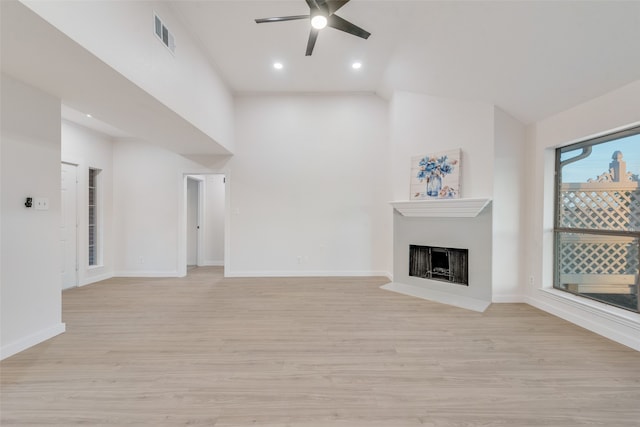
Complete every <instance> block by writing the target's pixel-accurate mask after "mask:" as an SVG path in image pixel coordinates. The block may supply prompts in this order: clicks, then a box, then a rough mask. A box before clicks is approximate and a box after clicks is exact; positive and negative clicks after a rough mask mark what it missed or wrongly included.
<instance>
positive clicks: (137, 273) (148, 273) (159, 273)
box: [112, 270, 181, 277]
mask: <svg viewBox="0 0 640 427" xmlns="http://www.w3.org/2000/svg"><path fill="white" fill-rule="evenodd" d="M112 277H181V276H180V274H179V273H178V271H177V270H174V271H149V270H148V271H139V270H132V271H126V270H125V271H116V272H115V273H113V276H112Z"/></svg>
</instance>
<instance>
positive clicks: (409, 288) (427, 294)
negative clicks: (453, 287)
mask: <svg viewBox="0 0 640 427" xmlns="http://www.w3.org/2000/svg"><path fill="white" fill-rule="evenodd" d="M381 288H382V289H386V290H388V291H393V292H397V293H399V294H403V295H409V296H412V297H416V298H422V299H426V300H429V301H435V302H439V303H442V304H448V305H453V306H455V307H460V308H465V309H467V310H473V311H479V312H481V313H482V312H483V311H485V310H486V309H487V307H489V305H491V302H489V301H483V300H479V299H476V298H469V297H464V296H460V295H453V294H448V293H445V292H440V291H434V290H431V289H425V288H420V287H418V286H413V285H407V284H404V283H398V282H391V283H387V284H386V285H384V286H381Z"/></svg>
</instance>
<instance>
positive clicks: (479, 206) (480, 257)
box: [382, 199, 493, 311]
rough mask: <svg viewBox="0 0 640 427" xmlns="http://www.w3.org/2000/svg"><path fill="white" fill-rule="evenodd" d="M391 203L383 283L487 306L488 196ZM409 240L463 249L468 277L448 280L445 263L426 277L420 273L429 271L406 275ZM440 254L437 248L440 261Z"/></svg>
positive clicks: (425, 295)
mask: <svg viewBox="0 0 640 427" xmlns="http://www.w3.org/2000/svg"><path fill="white" fill-rule="evenodd" d="M392 205H393V207H394V213H393V254H394V255H393V281H392V282H391V283H388V284H386V285H384V286H383V287H382V288H383V289H386V290H390V291H394V292H398V293H401V294H405V295H411V296H414V297H418V298H424V299H427V300H431V301H436V302H441V303H444V304H450V305H454V306H457V307H461V308H466V309H469V310H474V311H484V310H486V308H487V307H488V306H489V304H491V292H492V241H493V233H492V205H491V203H490V200H488V199H453V200H434V201H431V200H427V201H410V202H407V201H399V202H392ZM411 245H415V246H431V247H432V248H439V249H444V248H450V249H457V248H465V249H467V251H468V257H467V274H466V279H467V280H466V281H465V280H455V282H456V283H464V284H454V283H453V282H449V281H448V276H449V275H450V274H451V272H450V271H449V272H446V269H447V268H446V266H442V265H440V266H436V267H437V268H439V269H437V270H435V271H433V270H432V272H431V274H430V276H431V277H425V276H429V274H424V272H423V274H416V275H410V274H409V270H410V264H411V262H410V246H411ZM450 254H451V253H450V252H449V255H448V257H451V255H450ZM442 255H443V254H442V252H440V253H438V254H437V256H436V259H438V258H439V259H440V260H442ZM449 270H450V268H449ZM444 276H447V277H444ZM445 278H447V280H443V279H445Z"/></svg>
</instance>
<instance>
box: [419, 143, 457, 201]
mask: <svg viewBox="0 0 640 427" xmlns="http://www.w3.org/2000/svg"><path fill="white" fill-rule="evenodd" d="M460 155H461V150H460V149H456V150H449V151H442V152H439V153H433V154H427V155H424V156H415V157H412V158H411V188H410V191H411V193H410V198H409V199H410V200H428V199H458V198H460Z"/></svg>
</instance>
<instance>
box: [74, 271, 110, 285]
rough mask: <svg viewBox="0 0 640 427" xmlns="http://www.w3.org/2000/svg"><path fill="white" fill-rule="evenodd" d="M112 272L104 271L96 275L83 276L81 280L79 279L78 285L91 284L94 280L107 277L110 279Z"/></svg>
mask: <svg viewBox="0 0 640 427" xmlns="http://www.w3.org/2000/svg"><path fill="white" fill-rule="evenodd" d="M113 277H114V276H113V274H111V273H105V274H100V275H98V276H87V277H83V278H82V280H81V281H80V284H79V285H78V286H87V285H91V284H93V283H96V282H102V281H103V280H107V279H111V278H113Z"/></svg>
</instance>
